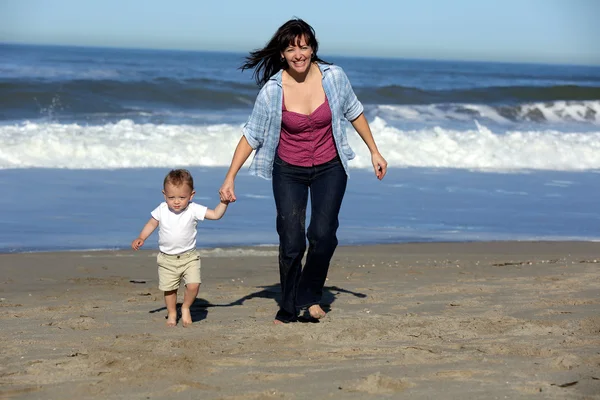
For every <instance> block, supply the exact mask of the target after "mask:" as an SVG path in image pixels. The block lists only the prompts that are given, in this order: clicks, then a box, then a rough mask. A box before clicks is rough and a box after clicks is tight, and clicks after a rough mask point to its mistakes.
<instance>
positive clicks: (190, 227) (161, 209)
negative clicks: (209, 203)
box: [151, 201, 208, 254]
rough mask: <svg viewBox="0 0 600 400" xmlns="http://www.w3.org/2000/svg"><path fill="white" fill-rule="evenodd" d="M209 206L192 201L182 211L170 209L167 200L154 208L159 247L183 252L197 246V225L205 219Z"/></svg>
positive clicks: (175, 252) (166, 250)
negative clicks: (176, 211)
mask: <svg viewBox="0 0 600 400" xmlns="http://www.w3.org/2000/svg"><path fill="white" fill-rule="evenodd" d="M206 210H208V208H206V207H204V206H201V205H200V204H196V203H190V204H188V206H187V208H186V209H185V210H183V211H181V212H180V213H175V212H173V211H171V210H170V209H169V206H168V205H167V203H166V202H164V201H163V202H162V203H160V205H159V206H158V207H156V208H155V209H154V210H152V212H151V215H152V218H154V219H155V220H157V221H158V248H159V249H160V251H162V252H163V253H166V254H181V253H185V252H186V251H189V250H192V249H195V248H196V225H197V224H198V221H203V220H204V216H205V215H206Z"/></svg>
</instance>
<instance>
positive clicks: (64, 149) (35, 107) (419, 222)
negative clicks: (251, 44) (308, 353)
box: [0, 44, 600, 253]
mask: <svg viewBox="0 0 600 400" xmlns="http://www.w3.org/2000/svg"><path fill="white" fill-rule="evenodd" d="M249 50H251V49H249ZM244 56H245V54H235V53H215V52H191V51H165V50H161V51H157V50H133V49H106V48H81V47H52V46H26V45H8V44H0V185H1V187H2V195H1V196H0V252H2V253H7V252H31V251H70V250H90V249H93V250H95V249H98V250H99V249H126V248H129V245H130V243H131V241H132V240H133V239H134V238H135V237H136V236H137V234H138V233H139V231H140V229H141V228H142V226H143V225H144V223H145V222H146V221H147V219H148V218H149V216H150V211H151V210H152V209H153V208H154V207H155V206H156V205H158V204H159V203H160V202H161V201H162V194H161V189H162V187H161V186H162V180H163V177H164V175H165V174H166V173H167V172H168V171H169V169H171V168H174V167H185V168H188V169H190V171H191V172H192V173H193V175H194V177H195V181H196V191H197V195H196V198H195V200H196V202H198V203H201V204H204V205H207V206H209V207H213V206H215V205H216V204H217V203H218V201H219V200H218V189H219V187H220V185H221V183H222V180H223V177H224V175H225V172H226V169H227V166H228V165H229V162H230V161H231V156H232V154H233V150H234V148H235V145H236V144H237V142H238V140H239V138H240V134H241V126H242V125H243V123H244V122H245V120H246V119H247V117H248V115H249V114H250V112H251V109H252V105H253V102H254V99H255V96H256V94H257V92H258V87H257V86H256V84H255V83H254V81H253V79H252V72H251V71H244V72H242V71H240V70H239V69H238V67H239V66H240V65H241V63H242V60H243V57H244ZM320 56H321V58H323V59H324V60H326V61H329V62H333V63H335V64H337V65H340V66H341V67H343V68H344V70H345V71H346V73H347V75H348V76H349V78H350V80H351V82H352V84H353V87H354V90H355V92H356V94H357V95H358V97H359V99H360V100H361V101H362V102H363V104H364V106H365V115H366V116H367V119H368V120H369V122H370V125H371V129H372V131H373V135H374V137H375V139H376V141H377V144H378V146H379V148H380V150H381V152H382V154H383V156H384V157H385V158H386V159H387V161H388V163H389V167H390V169H389V171H388V175H387V176H386V178H385V179H384V180H383V181H381V182H379V181H377V179H376V178H375V177H374V174H373V171H372V167H371V165H370V157H369V154H368V152H367V149H366V146H365V145H364V144H363V143H362V142H361V140H360V138H359V136H358V135H357V134H356V133H355V132H354V131H353V130H352V128H351V126H349V127H348V128H349V137H350V144H351V146H352V147H353V149H354V150H355V151H356V153H357V157H356V158H355V159H354V160H353V161H351V163H350V165H351V171H350V180H349V183H348V190H347V193H346V197H345V199H344V203H343V206H342V211H341V214H340V229H339V233H338V238H339V241H340V244H341V245H361V244H373V243H391V242H424V241H428V242H430V241H483V240H485V241H488V240H594V241H596V240H599V239H600V207H599V206H598V205H599V204H600V183H599V181H600V179H599V178H600V176H599V175H598V173H599V172H600V67H599V66H575V65H536V64H512V63H487V62H459V61H427V60H408V59H380V58H361V57H340V56H333V55H332V56H329V55H327V54H320ZM247 165H248V164H247ZM247 165H246V166H247ZM236 194H237V195H238V201H237V202H236V203H234V204H232V205H231V206H230V207H229V210H228V212H227V214H226V216H225V217H224V218H223V219H222V220H220V221H206V222H203V223H201V224H199V227H198V232H199V233H198V246H199V247H201V248H205V249H215V248H218V249H229V250H231V249H232V248H239V247H245V246H260V245H272V244H276V243H277V235H276V232H275V209H274V203H273V199H272V193H271V186H270V182H269V181H266V180H263V179H261V178H257V177H253V176H250V175H249V174H248V173H247V168H246V167H244V168H243V169H242V171H241V172H240V174H239V176H238V180H237V181H236ZM146 248H149V249H155V248H157V238H156V233H155V234H154V235H153V236H152V237H151V238H150V239H149V240H148V241H147V243H146Z"/></svg>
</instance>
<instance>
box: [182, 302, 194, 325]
mask: <svg viewBox="0 0 600 400" xmlns="http://www.w3.org/2000/svg"><path fill="white" fill-rule="evenodd" d="M181 322H182V323H183V327H184V328H186V327H188V326H190V325H191V324H192V314H191V313H190V309H189V308H187V307H183V306H182V307H181Z"/></svg>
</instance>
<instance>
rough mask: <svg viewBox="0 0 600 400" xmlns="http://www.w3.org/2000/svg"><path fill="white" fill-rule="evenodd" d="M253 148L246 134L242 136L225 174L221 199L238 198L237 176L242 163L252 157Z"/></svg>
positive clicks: (220, 192)
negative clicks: (236, 189)
mask: <svg viewBox="0 0 600 400" xmlns="http://www.w3.org/2000/svg"><path fill="white" fill-rule="evenodd" d="M252 150H254V149H253V148H252V147H251V146H250V144H249V143H248V139H246V137H245V136H242V138H241V139H240V141H239V143H238V145H237V147H236V148H235V152H234V153H233V159H232V160H231V165H230V166H229V170H228V171H227V175H225V181H224V182H223V185H221V189H219V195H220V196H221V201H228V202H234V201H235V200H236V197H235V184H234V182H235V177H236V176H237V173H238V172H239V170H240V168H242V165H244V163H245V162H246V160H247V159H248V157H250V154H252Z"/></svg>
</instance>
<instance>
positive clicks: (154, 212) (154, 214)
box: [150, 204, 162, 222]
mask: <svg viewBox="0 0 600 400" xmlns="http://www.w3.org/2000/svg"><path fill="white" fill-rule="evenodd" d="M161 206H162V204H161V205H159V206H158V207H156V208H155V209H154V210H152V212H151V213H150V215H151V216H152V218H154V219H155V220H157V221H159V222H160V216H161V212H160V208H161Z"/></svg>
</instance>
